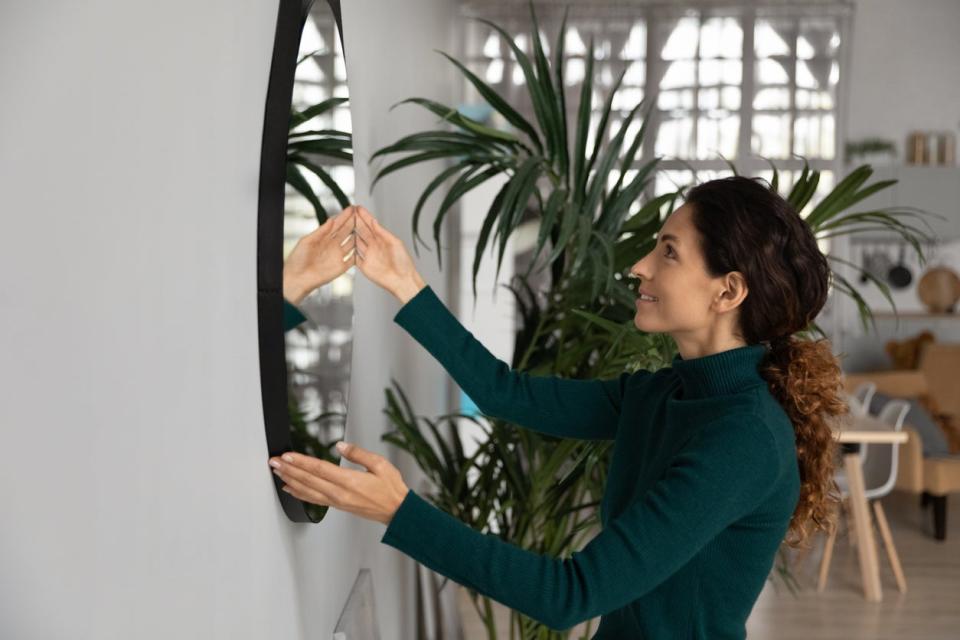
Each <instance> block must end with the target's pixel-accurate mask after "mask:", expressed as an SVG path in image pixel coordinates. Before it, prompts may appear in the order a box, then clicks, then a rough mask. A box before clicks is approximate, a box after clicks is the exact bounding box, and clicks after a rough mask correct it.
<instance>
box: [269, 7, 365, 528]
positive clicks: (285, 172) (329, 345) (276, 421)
mask: <svg viewBox="0 0 960 640" xmlns="http://www.w3.org/2000/svg"><path fill="white" fill-rule="evenodd" d="M347 99H348V94H347V80H346V64H345V60H344V55H343V47H342V40H341V29H340V13H339V3H338V2H337V1H336V0H329V1H328V0H317V1H316V2H308V1H305V0H282V1H281V2H280V13H279V16H278V22H277V32H276V36H275V42H274V57H273V62H272V65H271V71H270V86H269V89H268V94H267V109H266V119H265V125H264V140H263V156H262V159H261V184H260V212H259V230H258V281H259V282H258V286H259V296H258V298H259V319H260V369H261V389H262V394H263V404H264V419H265V426H266V432H267V443H268V448H269V455H270V456H276V455H280V454H282V453H284V452H285V451H290V450H293V451H298V452H300V453H304V454H307V455H310V456H314V457H317V458H321V459H324V460H328V461H330V462H333V463H334V464H339V461H340V458H339V456H338V455H337V453H336V449H335V448H334V444H335V443H336V442H337V441H338V440H342V439H344V438H345V433H344V430H345V425H346V415H347V403H348V397H349V382H350V361H351V354H352V345H353V271H354V269H353V267H351V268H349V269H348V270H346V271H345V272H344V273H342V274H341V275H338V276H336V277H333V278H332V279H330V280H328V281H325V282H322V283H313V285H314V286H313V288H312V289H310V290H309V291H302V290H301V291H299V292H298V295H295V296H294V295H291V291H289V290H288V291H284V286H283V284H284V280H283V276H284V264H285V263H287V260H288V258H289V257H290V255H291V253H293V252H294V251H295V248H296V247H297V243H298V241H300V240H301V238H303V237H304V236H307V235H309V234H311V233H313V232H314V231H316V230H317V228H318V227H319V226H320V225H321V224H323V223H324V222H326V220H327V218H328V216H335V215H337V214H338V213H340V212H341V211H342V210H343V209H345V208H347V207H348V206H349V204H350V201H351V199H352V196H353V188H354V187H353V184H354V173H353V152H352V137H351V123H350V111H349V106H348V103H347ZM287 264H289V263H287ZM288 275H289V273H288ZM274 480H275V483H276V485H277V490H278V496H279V497H280V500H281V503H282V504H283V507H284V511H285V512H286V513H287V515H288V516H289V517H290V518H291V519H292V520H294V521H297V522H307V521H311V522H319V521H320V520H321V519H322V518H323V517H324V515H325V514H326V512H327V509H328V508H327V507H320V506H317V505H313V504H309V503H304V502H301V501H300V500H298V499H296V498H294V497H293V496H291V495H289V494H288V493H286V492H284V491H280V487H282V484H283V483H282V481H280V480H279V479H278V478H276V477H274Z"/></svg>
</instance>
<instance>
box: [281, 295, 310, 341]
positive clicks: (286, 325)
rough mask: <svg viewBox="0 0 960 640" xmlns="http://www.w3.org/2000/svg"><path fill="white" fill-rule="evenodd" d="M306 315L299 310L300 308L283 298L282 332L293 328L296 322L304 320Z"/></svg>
mask: <svg viewBox="0 0 960 640" xmlns="http://www.w3.org/2000/svg"><path fill="white" fill-rule="evenodd" d="M306 319H307V317H306V316H305V315H303V313H301V312H300V309H297V307H296V306H294V305H293V304H291V303H290V302H287V300H286V298H284V300H283V332H284V333H286V332H287V331H290V329H293V328H294V327H296V326H297V325H298V324H300V323H301V322H303V321H304V320H306Z"/></svg>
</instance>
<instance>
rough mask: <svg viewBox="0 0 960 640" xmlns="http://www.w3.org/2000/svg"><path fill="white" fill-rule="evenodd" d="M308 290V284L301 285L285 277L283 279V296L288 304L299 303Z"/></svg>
mask: <svg viewBox="0 0 960 640" xmlns="http://www.w3.org/2000/svg"><path fill="white" fill-rule="evenodd" d="M310 291H311V289H310V287H309V286H305V285H302V284H300V283H299V282H295V281H293V280H291V279H287V278H284V280H283V297H284V299H285V300H286V301H287V302H289V303H290V304H300V302H301V301H302V300H303V299H304V298H306V297H307V294H308V293H310Z"/></svg>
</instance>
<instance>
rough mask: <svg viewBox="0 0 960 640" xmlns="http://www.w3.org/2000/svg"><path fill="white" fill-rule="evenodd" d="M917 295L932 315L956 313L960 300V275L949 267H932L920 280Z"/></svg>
mask: <svg viewBox="0 0 960 640" xmlns="http://www.w3.org/2000/svg"><path fill="white" fill-rule="evenodd" d="M917 295H918V296H919V297H920V301H921V302H923V304H924V305H926V307H927V309H929V310H930V312H931V313H954V311H955V309H954V306H955V305H956V304H957V301H958V300H960V275H957V272H956V271H954V270H953V269H951V268H949V267H944V266H936V267H930V268H929V269H927V270H926V272H924V274H923V277H921V278H920V283H919V284H918V285H917Z"/></svg>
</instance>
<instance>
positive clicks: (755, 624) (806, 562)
mask: <svg viewBox="0 0 960 640" xmlns="http://www.w3.org/2000/svg"><path fill="white" fill-rule="evenodd" d="M948 500H949V504H948V506H947V540H946V541H945V542H937V541H936V540H934V539H933V535H932V528H933V527H932V523H931V515H930V512H929V511H921V510H920V507H919V498H918V497H917V496H913V495H902V494H898V493H896V492H894V493H892V494H890V495H889V496H888V497H886V498H884V499H883V505H884V510H885V511H886V514H887V518H888V520H889V521H890V529H891V531H892V535H893V538H894V541H895V543H896V546H897V551H899V553H900V561H901V562H902V564H903V571H904V573H905V574H906V578H907V588H908V590H907V593H906V594H901V593H900V592H899V591H897V586H896V583H895V582H894V577H893V572H892V571H891V570H890V564H889V562H887V560H886V555H883V553H884V551H883V547H882V543H881V542H880V538H879V535H877V544H878V549H879V551H880V553H881V554H882V555H881V558H880V577H881V581H882V583H883V602H880V603H869V602H866V601H865V600H864V599H863V591H862V590H861V587H860V573H859V569H858V566H857V556H856V548H855V547H851V546H850V544H849V540H848V538H847V537H846V530H845V529H843V528H842V529H841V530H840V533H839V535H838V537H837V544H836V546H835V548H834V555H833V562H832V564H831V567H830V577H829V580H828V582H827V588H826V590H825V591H824V592H823V593H817V591H816V579H817V568H818V566H819V561H820V555H821V551H822V549H823V538H822V536H821V537H820V539H819V540H817V541H816V542H815V543H814V546H813V549H812V550H811V551H810V552H809V554H808V555H807V556H806V557H803V558H800V561H801V563H800V565H799V566H798V567H797V568H796V575H797V578H798V579H799V580H800V582H801V586H802V590H801V591H800V592H799V593H798V594H797V595H796V596H795V595H793V594H792V593H791V592H790V591H788V590H787V589H786V588H785V587H784V586H783V585H782V584H781V583H777V584H776V585H774V584H772V583H770V582H768V583H767V587H766V588H765V589H764V591H763V593H762V594H761V595H760V599H759V600H758V601H757V604H756V605H755V606H754V609H753V613H752V615H751V616H750V619H749V621H748V622H747V637H748V638H750V639H751V640H774V639H776V640H861V639H862V640H868V639H869V640H957V639H960V496H957V495H954V496H951V497H950V498H949V499H948ZM951 527H952V531H951ZM459 598H460V606H459V609H460V611H461V615H462V617H463V627H464V636H463V637H464V639H465V640H486V638H487V635H486V633H485V632H484V630H483V626H482V625H481V624H480V620H479V618H478V617H477V616H476V613H475V612H474V610H473V606H472V605H471V604H470V601H469V598H468V597H467V596H466V592H465V590H463V589H461V593H460V594H459ZM498 613H503V612H500V611H498ZM499 622H500V625H503V626H502V627H501V629H503V632H502V633H501V635H500V636H499V637H500V638H508V637H509V634H508V633H505V631H506V624H505V623H506V619H505V617H502V618H501V619H500V620H499ZM500 625H498V626H500ZM592 630H593V631H596V622H594V624H593V626H592ZM591 635H592V634H591ZM583 637H584V635H583V634H582V633H580V634H576V633H571V634H570V639H571V640H577V639H578V638H583Z"/></svg>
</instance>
